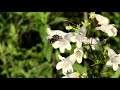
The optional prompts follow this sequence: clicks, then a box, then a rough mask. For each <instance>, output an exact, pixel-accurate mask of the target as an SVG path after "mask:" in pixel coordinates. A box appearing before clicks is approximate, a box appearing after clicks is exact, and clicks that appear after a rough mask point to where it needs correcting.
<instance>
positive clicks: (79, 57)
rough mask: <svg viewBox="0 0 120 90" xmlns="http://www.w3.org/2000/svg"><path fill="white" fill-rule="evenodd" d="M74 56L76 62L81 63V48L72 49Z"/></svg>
mask: <svg viewBox="0 0 120 90" xmlns="http://www.w3.org/2000/svg"><path fill="white" fill-rule="evenodd" d="M74 54H75V56H76V59H77V62H78V63H81V62H82V57H83V54H84V53H83V48H82V47H81V48H76V49H74Z"/></svg>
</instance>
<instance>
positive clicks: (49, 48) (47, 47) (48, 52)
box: [43, 42, 52, 62]
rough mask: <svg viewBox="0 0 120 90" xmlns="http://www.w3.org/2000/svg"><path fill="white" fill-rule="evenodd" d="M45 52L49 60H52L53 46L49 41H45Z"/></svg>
mask: <svg viewBox="0 0 120 90" xmlns="http://www.w3.org/2000/svg"><path fill="white" fill-rule="evenodd" d="M43 53H44V56H45V58H46V59H47V60H48V62H50V61H51V55H52V46H51V45H50V44H49V43H48V42H46V43H44V49H43Z"/></svg>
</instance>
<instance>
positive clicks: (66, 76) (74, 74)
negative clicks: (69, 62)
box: [62, 72, 80, 78]
mask: <svg viewBox="0 0 120 90" xmlns="http://www.w3.org/2000/svg"><path fill="white" fill-rule="evenodd" d="M79 76H80V73H79V72H73V73H70V74H66V75H65V76H63V77H62V78H79Z"/></svg>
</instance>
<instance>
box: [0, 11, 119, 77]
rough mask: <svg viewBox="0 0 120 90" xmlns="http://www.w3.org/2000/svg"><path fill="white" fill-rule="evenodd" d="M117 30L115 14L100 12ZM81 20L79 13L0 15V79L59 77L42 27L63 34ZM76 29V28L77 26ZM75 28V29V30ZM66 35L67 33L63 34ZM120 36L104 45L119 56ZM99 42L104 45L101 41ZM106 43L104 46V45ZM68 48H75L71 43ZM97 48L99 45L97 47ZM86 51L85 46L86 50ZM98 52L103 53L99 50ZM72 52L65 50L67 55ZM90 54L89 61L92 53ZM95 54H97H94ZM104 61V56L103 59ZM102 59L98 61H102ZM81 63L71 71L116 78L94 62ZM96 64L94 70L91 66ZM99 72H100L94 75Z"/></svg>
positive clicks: (53, 51)
mask: <svg viewBox="0 0 120 90" xmlns="http://www.w3.org/2000/svg"><path fill="white" fill-rule="evenodd" d="M101 14H102V15H104V16H106V17H108V18H109V19H110V21H111V22H113V23H114V24H115V25H116V27H117V28H118V31H119V29H120V21H119V18H120V13H119V12H101ZM83 20H84V13H83V12H74V13H73V12H1V13H0V21H1V22H0V77H1V78H3V77H4V78H61V76H62V72H61V71H56V63H57V62H59V58H58V54H60V52H59V50H54V48H53V47H52V45H51V44H50V42H49V41H47V40H45V39H44V38H45V37H46V36H47V32H46V28H48V27H51V29H56V30H58V29H60V30H63V31H66V29H65V26H67V25H74V24H80V23H81V21H83ZM78 26H79V25H78ZM78 28H79V27H78ZM66 32H69V31H66ZM94 35H98V36H99V37H100V39H105V38H106V35H104V34H103V33H102V32H98V33H95V34H94ZM102 35H103V36H102ZM119 42H120V36H119V33H118V36H117V37H114V38H110V39H109V41H107V43H109V44H110V45H111V47H112V48H113V49H114V50H115V51H116V52H117V53H120V51H119V49H120V45H119ZM103 43H105V42H104V41H103ZM105 44H106V43H105ZM72 47H75V45H73V44H72ZM98 47H99V48H100V47H101V46H98ZM86 50H88V49H87V47H86ZM100 50H101V52H104V53H106V51H103V50H102V49H101V48H100ZM71 52H73V50H71V51H66V53H64V54H63V55H64V56H68V55H69V54H70V53H71ZM89 52H90V55H89V56H91V57H90V59H91V58H93V57H92V55H91V54H92V53H91V51H89ZM94 53H96V54H99V53H100V52H97V51H96V52H94ZM105 58H107V57H105ZM102 59H103V58H100V60H101V62H102ZM88 63H91V61H89V62H88V61H87V60H86V61H84V62H83V63H82V65H81V64H75V65H74V66H73V67H74V68H75V70H78V71H79V72H81V73H83V72H86V71H87V70H88V69H90V70H91V72H90V74H89V76H90V77H92V78H94V76H96V77H99V76H100V75H101V77H102V78H118V77H120V69H118V71H116V72H114V71H113V70H111V69H110V68H106V66H103V67H102V68H101V67H99V66H98V62H97V64H96V62H95V63H91V66H89V65H88ZM93 64H94V65H96V67H95V68H93V67H92V65H93ZM98 68H99V71H102V72H98V71H97V70H98Z"/></svg>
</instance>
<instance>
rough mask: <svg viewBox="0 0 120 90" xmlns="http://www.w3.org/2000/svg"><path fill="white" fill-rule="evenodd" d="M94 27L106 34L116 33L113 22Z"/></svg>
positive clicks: (112, 34)
mask: <svg viewBox="0 0 120 90" xmlns="http://www.w3.org/2000/svg"><path fill="white" fill-rule="evenodd" d="M96 29H97V30H101V31H103V32H105V33H107V34H108V36H110V37H111V36H116V35H117V29H116V28H115V27H114V24H109V25H102V26H99V27H96Z"/></svg>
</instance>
